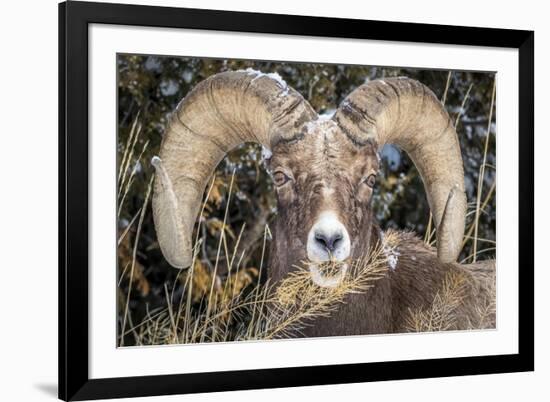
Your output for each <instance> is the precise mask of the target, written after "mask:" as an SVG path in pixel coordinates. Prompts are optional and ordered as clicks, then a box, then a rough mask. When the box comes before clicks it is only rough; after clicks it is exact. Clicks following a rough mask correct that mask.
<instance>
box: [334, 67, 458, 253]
mask: <svg viewBox="0 0 550 402" xmlns="http://www.w3.org/2000/svg"><path fill="white" fill-rule="evenodd" d="M334 120H335V121H336V122H337V124H338V125H339V126H340V128H341V129H342V131H344V133H345V134H346V135H347V136H348V137H349V138H350V139H351V140H352V141H353V142H355V143H356V144H358V145H365V144H366V143H368V142H371V143H374V144H376V146H378V147H379V149H380V148H381V147H382V146H383V145H384V144H386V143H393V144H396V145H398V146H399V147H400V148H402V149H403V150H405V151H406V152H407V153H408V154H409V156H410V157H411V159H412V161H413V162H414V164H415V166H416V167H417V169H418V171H419V172H420V175H421V177H422V180H423V182H424V186H425V188H426V193H427V197H428V203H429V205H430V209H431V211H432V215H433V218H434V222H435V225H436V228H437V255H438V257H439V259H440V260H441V261H443V262H454V261H455V260H456V258H457V257H458V254H459V253H460V249H461V247H462V237H463V235H464V223H465V216H466V194H465V192H464V171H463V167H462V156H461V153H460V145H459V143H458V138H457V135H456V131H455V129H454V127H453V123H452V121H451V119H450V118H449V115H448V114H447V112H446V111H445V109H444V108H443V106H442V104H441V102H440V101H439V100H438V99H437V98H436V96H435V95H434V94H433V92H432V91H431V90H430V89H429V88H427V87H426V86H425V85H423V84H421V83H420V82H418V81H415V80H412V79H409V78H389V79H385V80H376V81H371V82H369V83H367V84H364V85H362V86H360V87H359V88H357V89H356V90H354V91H353V92H352V93H351V94H350V95H348V97H347V98H346V99H345V100H344V101H343V102H342V104H341V105H340V107H339V108H338V110H337V111H336V113H335V115H334Z"/></svg>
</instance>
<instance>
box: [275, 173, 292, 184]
mask: <svg viewBox="0 0 550 402" xmlns="http://www.w3.org/2000/svg"><path fill="white" fill-rule="evenodd" d="M289 180H290V177H288V176H287V175H286V174H284V173H283V172H281V171H277V172H275V173H273V182H274V183H275V185H276V186H277V187H281V186H282V185H284V184H286V183H287V182H288V181H289Z"/></svg>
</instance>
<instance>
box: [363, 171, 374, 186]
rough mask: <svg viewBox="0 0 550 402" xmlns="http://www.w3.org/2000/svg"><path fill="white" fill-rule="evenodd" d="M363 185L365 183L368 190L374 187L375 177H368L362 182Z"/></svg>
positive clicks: (372, 175)
mask: <svg viewBox="0 0 550 402" xmlns="http://www.w3.org/2000/svg"><path fill="white" fill-rule="evenodd" d="M363 183H365V184H366V185H367V186H369V187H370V188H373V187H374V185H375V184H376V175H374V174H371V175H369V176H368V177H367V178H365V179H364V180H363Z"/></svg>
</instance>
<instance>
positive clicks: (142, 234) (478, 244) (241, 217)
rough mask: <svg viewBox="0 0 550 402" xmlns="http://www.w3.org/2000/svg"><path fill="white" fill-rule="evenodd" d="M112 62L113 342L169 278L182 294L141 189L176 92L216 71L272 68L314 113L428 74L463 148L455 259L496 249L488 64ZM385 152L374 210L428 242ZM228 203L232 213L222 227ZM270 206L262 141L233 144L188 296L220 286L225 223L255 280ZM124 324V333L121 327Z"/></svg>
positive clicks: (159, 298) (161, 298) (418, 201)
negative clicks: (367, 86)
mask: <svg viewBox="0 0 550 402" xmlns="http://www.w3.org/2000/svg"><path fill="white" fill-rule="evenodd" d="M117 64H118V139H117V141H118V172H119V195H118V200H119V205H118V231H119V233H118V235H119V245H118V278H119V281H118V292H119V297H118V300H119V317H118V329H119V341H120V342H119V344H121V345H122V344H123V345H132V344H135V343H136V340H135V339H136V337H135V336H133V335H132V334H131V331H127V330H126V329H127V328H129V327H135V326H136V325H138V323H140V322H142V321H143V320H144V317H147V316H149V314H150V313H151V311H154V310H155V309H158V308H161V307H166V304H167V293H168V289H169V290H170V298H171V299H170V300H171V301H172V302H173V301H174V300H179V299H181V294H182V292H183V287H184V280H185V279H186V274H185V273H183V274H181V273H180V274H179V275H178V271H177V270H175V269H173V268H171V267H170V266H169V265H168V263H167V262H166V261H165V260H164V258H163V256H162V253H161V251H160V249H159V246H158V243H157V241H156V234H155V228H154V225H153V217H152V213H151V208H150V198H148V197H147V195H148V188H149V185H150V182H151V177H152V175H153V168H152V166H151V164H150V160H151V158H152V157H153V156H154V155H157V154H158V151H159V147H160V143H161V140H162V136H163V132H164V127H165V125H166V123H167V122H168V120H169V116H170V114H171V112H172V111H173V110H174V108H175V107H176V105H177V104H178V102H179V101H180V100H181V99H182V98H183V97H185V95H186V94H187V93H188V92H189V90H190V89H191V88H193V86H194V85H196V84H197V83H198V82H200V81H202V80H203V79H205V78H207V77H209V76H210V75H212V74H216V73H218V72H222V71H227V70H238V69H246V68H253V69H255V70H260V71H262V72H266V73H268V72H276V73H278V74H279V75H280V76H281V77H282V78H283V79H284V80H285V81H286V82H287V83H288V85H290V86H292V87H293V88H295V89H296V90H297V91H299V92H300V93H301V94H302V95H303V96H304V97H305V98H306V99H307V100H308V101H309V102H310V103H311V105H312V106H313V107H314V108H315V109H316V110H317V111H318V112H319V113H320V114H323V113H332V112H333V111H334V109H336V108H337V106H338V105H339V104H340V102H341V101H342V100H343V99H344V98H345V96H346V95H347V94H349V93H350V92H351V91H352V90H354V89H355V88H357V87H358V86H359V85H361V84H363V83H365V82H367V81H369V80H373V79H377V78H383V77H394V76H408V77H411V78H414V79H417V80H419V81H421V82H423V83H424V84H426V85H427V86H428V87H430V88H431V89H432V91H433V92H434V93H435V94H436V96H438V97H439V98H440V99H441V100H442V102H444V104H445V107H446V108H447V110H448V112H449V114H450V116H451V118H452V119H453V121H455V122H456V127H457V132H458V136H459V139H460V144H461V148H462V156H463V160H464V168H465V183H466V191H467V197H468V201H469V209H468V211H469V215H468V217H467V224H466V235H465V239H464V242H465V244H464V249H463V251H462V253H461V255H460V257H459V260H460V261H463V262H471V261H474V260H475V259H477V260H479V259H486V258H493V257H494V255H495V249H496V242H495V225H496V205H495V196H494V194H495V177H496V162H495V141H496V137H495V136H496V131H495V129H496V127H495V123H494V122H495V117H496V116H495V114H496V113H495V111H494V110H493V111H491V106H492V104H493V102H492V100H493V99H494V83H495V74H494V73H485V72H466V71H444V70H424V69H422V70H421V69H413V68H394V67H374V66H353V65H350V66H348V65H337V64H313V63H289V62H272V61H252V60H221V59H204V58H190V57H164V56H162V57H161V56H143V55H119V56H118V58H117ZM490 117H491V121H490V122H489V118H490ZM381 156H382V161H383V168H382V170H381V172H380V175H379V178H378V181H377V186H376V190H375V195H374V200H373V206H374V208H375V211H376V216H377V219H378V222H379V223H380V225H381V227H382V228H384V229H385V228H402V229H408V230H413V231H415V232H416V233H417V234H418V235H419V236H423V237H424V239H425V240H426V241H427V242H430V243H433V241H434V240H435V236H434V235H433V233H432V230H433V228H432V227H431V226H430V225H429V222H430V212H429V208H428V204H427V201H426V197H425V193H424V188H423V185H422V182H421V179H420V177H419V175H418V172H417V170H416V169H415V167H414V165H413V164H412V163H411V161H410V159H409V158H408V156H407V155H406V154H405V153H403V152H401V151H400V150H399V149H397V148H396V147H394V146H391V145H387V146H385V147H384V149H383V150H382V152H381ZM122 162H124V163H122ZM233 172H235V175H234V179H233V184H232V185H230V183H231V177H232V173H233ZM480 174H481V176H480ZM480 177H483V179H482V180H480ZM480 184H481V186H480ZM230 188H231V191H230ZM146 201H147V202H146ZM145 202H146V204H145V206H144V203H145ZM226 207H227V208H228V212H229V213H228V220H227V225H226V226H225V227H224V225H223V224H222V222H223V216H224V212H225V209H226ZM476 211H477V212H476ZM276 213H277V210H276V203H275V197H274V193H273V191H272V183H271V179H270V177H269V175H267V173H266V172H265V170H264V168H263V166H262V160H261V148H260V147H259V146H258V145H255V144H244V145H242V146H240V147H238V148H237V149H235V150H233V151H232V152H231V153H229V154H228V155H227V157H226V158H225V159H224V160H223V161H222V162H221V163H220V165H219V166H218V168H217V170H216V173H215V176H214V178H213V182H212V187H211V191H210V197H209V199H208V202H207V203H206V208H205V212H204V214H203V217H202V219H203V225H202V226H201V233H199V234H198V235H199V237H201V238H202V239H203V242H202V245H201V253H200V255H199V258H198V260H197V263H196V265H195V269H194V275H193V278H192V281H193V285H194V287H193V292H194V293H193V302H194V303H195V306H194V308H197V309H200V308H203V306H202V304H203V303H202V300H203V296H204V294H205V293H207V292H208V290H209V289H210V287H211V285H212V284H215V285H216V288H218V287H220V284H221V283H224V281H225V280H226V275H227V272H226V271H227V270H226V269H225V270H224V266H225V264H224V263H223V261H224V259H225V258H226V256H225V252H224V250H223V249H222V250H221V253H218V244H219V238H220V232H221V230H224V231H225V235H226V238H227V241H228V245H229V248H230V249H232V248H233V247H234V245H235V244H236V239H237V238H238V237H239V235H240V237H241V238H240V241H239V246H238V252H237V253H236V255H238V256H239V258H240V263H239V267H240V272H239V275H238V276H237V277H234V278H231V280H232V281H233V282H232V283H233V284H234V285H236V286H238V287H239V289H241V288H242V289H246V288H247V287H249V286H252V285H254V284H255V283H256V282H257V280H258V276H259V268H260V266H261V265H262V261H261V256H262V248H263V247H262V246H263V238H264V228H265V225H266V224H269V222H270V221H272V219H273V218H274V216H275V215H276ZM476 217H477V218H478V219H477V236H476V228H475V226H476V225H474V221H476ZM428 232H429V233H428ZM474 237H475V240H474ZM474 243H475V245H474ZM267 248H268V247H267ZM266 252H268V251H266ZM216 258H218V264H217V267H216V277H215V278H213V277H212V276H213V274H212V272H213V270H214V266H215V265H216ZM264 260H267V256H264ZM264 265H265V264H264ZM264 271H265V268H264ZM130 273H131V274H130ZM187 279H188V278H187ZM123 327H124V328H125V330H124V336H120V334H121V328H123Z"/></svg>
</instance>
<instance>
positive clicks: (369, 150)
mask: <svg viewBox="0 0 550 402" xmlns="http://www.w3.org/2000/svg"><path fill="white" fill-rule="evenodd" d="M244 142H256V143H260V144H262V145H263V146H264V147H265V148H267V149H268V150H270V151H271V157H270V159H269V160H268V162H267V165H268V168H269V169H270V171H271V173H272V177H273V182H274V185H275V187H276V196H277V202H278V217H277V219H276V221H275V223H274V228H273V230H272V232H273V241H272V249H271V253H270V261H269V268H268V276H269V277H270V278H271V279H272V280H273V281H279V280H281V279H282V278H284V277H285V275H286V274H287V273H288V272H289V271H290V270H292V269H293V268H292V267H293V265H294V264H296V263H299V262H300V261H303V260H309V261H311V262H313V263H321V262H323V261H327V260H328V259H329V258H335V259H336V260H337V261H348V260H350V259H353V258H357V257H359V256H361V255H362V254H363V253H365V252H367V250H369V247H370V246H371V245H373V244H374V243H376V242H377V241H378V240H379V239H380V237H381V236H383V234H382V232H381V231H380V229H379V227H378V224H377V223H376V222H375V219H374V217H373V213H372V210H371V202H370V201H371V196H372V193H373V186H374V185H375V181H376V174H377V172H378V169H379V159H378V150H379V149H380V148H381V147H382V146H383V145H384V144H386V143H393V144H396V145H398V146H399V147H400V148H402V149H403V150H405V151H406V152H407V153H408V155H409V156H410V157H411V159H412V160H413V162H414V163H415V165H416V167H417V169H418V171H419V172H420V175H421V176H422V180H423V182H424V186H425V189H426V194H427V198H428V203H429V205H430V209H431V211H432V214H433V219H434V223H435V225H436V228H437V250H434V249H432V248H430V247H427V246H426V245H424V243H423V242H422V241H421V240H419V239H417V238H416V237H415V236H414V235H413V234H410V233H406V232H402V233H400V235H399V236H400V243H399V247H398V252H399V256H398V258H397V261H394V262H395V264H392V267H391V269H389V270H388V274H387V275H386V276H385V277H384V278H383V279H381V280H379V281H377V282H376V284H375V285H374V287H373V288H372V289H370V290H369V291H368V292H366V293H364V294H354V295H350V296H349V297H348V299H347V300H346V303H344V304H342V305H341V306H340V307H339V308H338V309H337V311H335V312H334V313H333V314H332V315H331V316H330V317H323V318H320V319H319V320H317V321H315V323H314V324H313V325H311V327H309V328H307V329H306V330H305V335H308V336H328V335H348V334H369V333H388V332H398V331H403V330H404V327H405V321H406V315H407V314H408V312H409V311H410V309H413V308H419V307H422V306H429V305H430V303H431V302H432V301H433V299H434V296H435V295H436V293H437V291H438V289H440V287H441V285H442V283H443V281H444V278H445V276H446V274H448V273H449V272H457V273H460V274H462V275H464V276H465V277H466V279H467V281H466V282H467V291H466V295H465V297H464V299H463V301H462V304H461V305H460V306H459V307H458V310H457V311H458V313H457V321H456V324H455V326H454V328H456V329H464V328H469V327H471V325H472V324H471V323H472V321H473V320H474V316H475V314H476V310H477V306H476V303H477V301H478V300H479V299H480V298H487V297H491V295H490V292H491V290H490V288H491V287H490V286H489V280H487V279H486V278H488V277H490V276H491V274H492V273H493V272H494V261H488V262H482V263H478V264H473V265H470V266H466V265H460V264H457V263H455V261H456V258H457V256H458V254H459V253H460V250H461V248H462V239H463V233H464V225H465V214H466V195H465V191H464V173H463V167H462V157H461V152H460V146H459V143H458V138H457V134H456V132H455V129H454V127H453V124H452V122H451V120H450V118H449V116H448V114H447V112H446V111H445V109H444V108H443V107H442V105H441V103H440V102H439V100H438V99H437V98H436V97H435V95H434V94H433V93H432V91H431V90H430V89H428V88H427V87H426V86H424V85H423V84H421V83H419V82H417V81H414V80H412V79H409V78H388V79H385V80H376V81H371V82H369V83H366V84H364V85H361V86H360V87H358V88H357V89H356V90H354V91H353V92H352V93H351V94H349V96H347V98H346V99H345V100H344V101H343V102H342V104H341V105H340V107H339V108H338V109H337V111H336V112H335V114H334V116H333V117H332V118H331V119H324V118H320V117H319V116H318V115H317V113H316V112H315V111H314V110H313V108H312V107H311V106H310V105H309V103H308V102H307V101H306V100H304V98H303V97H302V96H301V95H300V94H299V93H298V92H297V91H295V90H294V89H292V88H290V87H288V86H287V85H286V83H285V82H284V81H282V80H281V79H280V78H279V77H278V75H276V74H263V73H259V72H256V71H253V70H247V71H234V72H224V73H219V74H216V75H214V76H212V77H210V78H208V79H206V80H204V81H203V82H201V83H200V84H198V85H197V86H196V87H195V88H194V89H193V90H192V91H191V92H190V93H189V94H188V95H187V96H186V98H185V99H184V100H183V101H182V102H181V103H180V104H179V105H178V107H177V109H176V111H175V112H174V113H173V117H172V120H171V123H170V125H169V127H168V129H167V131H166V133H165V136H164V139H163V143H162V146H161V150H160V155H159V157H158V158H154V160H153V164H154V165H155V167H156V181H155V188H154V196H153V213H154V220H155V226H156V230H157V235H158V240H159V243H160V246H161V249H162V251H163V253H164V256H165V257H166V259H167V260H168V262H169V263H170V264H171V265H173V266H174V267H177V268H184V267H187V266H189V265H190V263H191V261H192V250H191V246H192V244H191V237H192V235H191V234H192V231H193V226H194V224H195V220H196V218H197V215H198V212H199V207H200V205H201V200H202V197H203V193H204V190H205V186H206V184H207V182H208V180H209V178H210V176H211V174H212V172H213V170H214V169H215V167H216V166H217V164H218V163H219V162H220V161H221V159H222V158H223V157H224V156H225V155H226V153H227V152H229V151H230V150H231V149H232V148H234V147H236V146H238V145H240V144H242V143H244ZM344 267H345V265H344ZM343 269H344V268H343ZM342 275H345V272H343V273H342ZM312 280H314V281H315V282H316V283H317V284H318V285H319V286H332V285H333V281H332V282H331V280H334V278H325V277H324V276H323V274H321V272H319V271H315V269H313V270H312ZM336 280H337V279H336ZM491 320H492V321H491V322H492V323H493V324H491V325H494V314H493V317H492V319H491Z"/></svg>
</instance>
